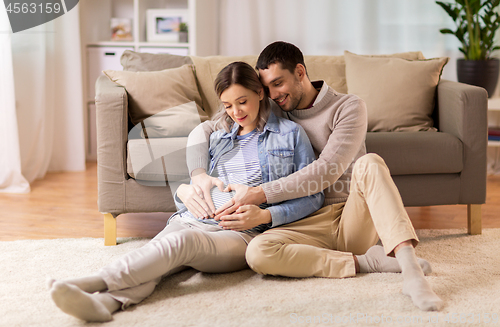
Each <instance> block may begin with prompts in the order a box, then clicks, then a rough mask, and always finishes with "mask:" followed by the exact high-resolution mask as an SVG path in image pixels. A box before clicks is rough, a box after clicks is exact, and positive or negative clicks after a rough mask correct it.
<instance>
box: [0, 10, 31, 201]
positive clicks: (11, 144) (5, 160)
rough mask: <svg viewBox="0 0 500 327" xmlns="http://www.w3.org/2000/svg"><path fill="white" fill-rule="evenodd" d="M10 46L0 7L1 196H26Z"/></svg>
mask: <svg viewBox="0 0 500 327" xmlns="http://www.w3.org/2000/svg"><path fill="white" fill-rule="evenodd" d="M10 43H11V34H10V25H9V20H8V17H7V12H6V11H5V7H4V6H3V5H0V192H10V193H28V192H29V191H30V185H29V183H28V181H27V180H26V179H25V178H24V177H23V175H22V174H21V155H20V153H19V137H18V130H17V116H16V97H15V92H14V72H13V70H12V52H11V46H10Z"/></svg>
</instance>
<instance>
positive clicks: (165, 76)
mask: <svg viewBox="0 0 500 327" xmlns="http://www.w3.org/2000/svg"><path fill="white" fill-rule="evenodd" d="M104 74H105V75H106V76H108V77H109V78H110V79H111V80H112V81H113V82H115V83H117V84H119V85H121V86H123V87H125V89H126V91H127V93H128V101H129V114H130V118H131V121H132V123H133V124H134V125H135V124H138V123H140V122H142V121H143V120H144V119H146V118H148V117H150V116H152V115H154V114H157V113H160V112H162V111H164V110H168V109H170V108H174V107H177V106H179V105H183V104H186V103H189V102H191V101H194V102H195V103H196V104H197V110H198V114H199V118H200V122H202V121H205V120H206V119H208V117H207V115H206V114H205V112H204V111H203V110H202V109H201V108H202V107H201V98H200V94H199V92H198V88H197V87H196V80H195V77H194V72H193V66H192V65H184V66H182V67H179V68H172V69H165V70H161V71H155V72H130V71H115V70H105V71H104ZM193 128H194V126H193Z"/></svg>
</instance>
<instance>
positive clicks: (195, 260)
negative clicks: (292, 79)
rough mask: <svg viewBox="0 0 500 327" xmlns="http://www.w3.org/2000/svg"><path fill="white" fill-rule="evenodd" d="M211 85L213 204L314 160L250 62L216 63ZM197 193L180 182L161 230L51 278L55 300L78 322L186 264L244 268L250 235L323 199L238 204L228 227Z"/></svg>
mask: <svg viewBox="0 0 500 327" xmlns="http://www.w3.org/2000/svg"><path fill="white" fill-rule="evenodd" d="M215 91H216V93H217V95H218V96H219V98H220V100H221V102H222V108H221V110H220V112H218V114H216V115H215V117H214V120H215V123H216V126H217V128H218V130H217V131H216V132H214V133H212V134H211V135H210V149H209V156H210V158H209V159H210V167H208V168H209V169H208V171H209V173H210V175H211V176H214V177H217V178H218V179H219V180H220V181H221V182H222V183H219V184H220V185H219V187H214V188H213V189H212V191H211V197H212V199H213V201H214V204H215V205H216V207H217V206H219V205H221V204H223V203H225V202H227V200H228V199H230V198H231V196H232V192H224V191H222V189H223V187H222V185H226V186H227V185H229V184H231V185H232V187H237V185H235V184H243V185H246V186H257V185H259V184H262V183H265V182H268V181H271V180H276V179H279V178H281V177H283V176H286V175H289V174H291V173H293V172H295V171H296V170H298V169H301V168H302V167H305V166H306V165H307V164H309V163H311V162H312V161H313V160H314V159H315V156H314V153H313V149H312V147H311V144H310V143H309V139H308V138H307V136H306V134H305V132H304V130H303V129H302V127H300V126H299V125H297V124H295V123H294V122H292V121H289V120H284V119H281V118H277V117H276V116H275V115H274V114H273V113H272V112H271V111H270V106H269V102H268V101H269V100H268V98H267V96H266V95H265V94H264V89H263V87H262V84H261V82H260V80H259V78H258V75H257V73H256V72H255V70H254V69H253V68H252V67H251V66H250V65H248V64H246V63H243V62H234V63H231V64H229V65H228V66H226V67H225V68H223V69H222V70H221V71H220V73H219V74H218V75H217V78H216V80H215ZM199 194H200V192H199V190H197V189H196V188H195V187H193V186H191V185H187V184H184V185H181V186H180V187H179V188H178V190H177V193H176V195H175V199H176V204H177V206H178V208H179V211H177V212H176V213H175V214H173V215H172V217H171V218H170V219H169V221H168V223H167V226H166V227H165V229H164V230H163V231H161V232H160V233H159V234H158V235H157V236H156V237H155V238H153V239H152V240H151V242H149V243H148V244H146V245H145V246H143V247H142V248H140V249H137V250H135V251H133V252H131V253H129V254H127V255H125V256H124V257H122V258H120V259H119V260H117V261H115V262H113V263H111V264H109V265H107V266H105V267H104V268H102V269H101V270H100V271H99V272H98V273H97V274H95V275H92V276H87V277H81V278H76V279H70V280H65V281H55V280H50V281H49V288H50V293H51V297H52V299H53V301H54V303H55V304H56V305H57V306H58V307H59V308H60V309H61V310H62V311H63V312H65V313H67V314H69V315H72V316H75V317H77V318H79V319H82V320H85V321H100V322H104V321H109V320H111V319H112V314H113V313H114V312H116V311H117V310H119V309H125V308H127V307H128V306H130V305H131V304H136V303H139V302H141V301H142V300H143V299H145V298H146V297H147V296H149V295H150V294H151V293H152V292H153V290H154V288H155V287H156V285H157V284H158V283H159V282H160V280H161V278H162V277H165V276H168V275H171V274H173V273H176V272H179V271H181V270H183V269H186V268H188V267H191V268H194V269H197V270H199V271H202V272H210V273H226V272H232V271H238V270H241V269H244V268H246V267H247V263H246V260H245V251H246V248H247V245H248V243H249V242H250V240H252V238H253V237H254V236H256V235H258V234H260V233H262V232H263V231H265V230H267V229H269V228H273V227H277V226H280V225H283V224H287V223H290V222H293V221H296V220H299V219H301V218H303V217H305V216H307V215H309V214H311V213H313V212H314V211H316V210H318V209H319V208H320V207H321V206H322V204H323V200H324V196H323V193H317V194H314V195H311V196H306V197H302V198H298V199H294V200H289V201H284V202H281V203H278V204H275V205H267V204H264V205H261V206H255V205H247V206H242V207H241V208H240V209H239V210H238V211H237V212H236V213H235V214H233V215H234V219H233V222H236V224H234V223H233V224H232V226H233V227H231V229H229V228H228V227H224V223H223V222H221V221H218V220H215V219H213V218H210V217H207V216H204V215H203V214H201V212H203V211H202V210H200V209H201V207H200V204H199V203H201V202H202V201H200V202H197V201H196V199H199V196H200V195H199ZM224 219H226V220H227V219H228V218H227V217H225V218H224ZM229 219H231V218H229Z"/></svg>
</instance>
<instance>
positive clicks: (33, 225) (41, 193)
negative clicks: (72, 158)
mask: <svg viewBox="0 0 500 327" xmlns="http://www.w3.org/2000/svg"><path fill="white" fill-rule="evenodd" d="M407 210H408V213H409V215H410V218H411V220H412V222H413V224H414V226H415V228H416V229H443V228H466V227H467V218H466V217H467V207H466V206H465V205H454V206H433V207H411V208H407ZM499 213H500V176H489V177H488V189H487V199H486V204H485V205H483V206H482V215H483V228H500V217H499ZM169 216H170V214H166V213H156V214H124V215H120V216H119V217H118V237H129V236H140V237H152V236H154V235H155V234H156V233H158V232H159V231H160V230H162V229H163V227H164V226H165V223H166V221H167V219H168V217H169ZM103 229H104V225H103V217H102V215H101V214H100V213H99V212H98V211H97V165H96V163H87V170H86V171H85V172H65V173H49V174H47V175H46V177H45V178H44V179H43V180H37V181H35V182H34V183H33V184H32V185H31V193H29V194H5V193H0V241H13V240H21V239H47V238H79V237H103Z"/></svg>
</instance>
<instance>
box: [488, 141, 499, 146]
mask: <svg viewBox="0 0 500 327" xmlns="http://www.w3.org/2000/svg"><path fill="white" fill-rule="evenodd" d="M488 146H497V147H498V146H500V141H488Z"/></svg>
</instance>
